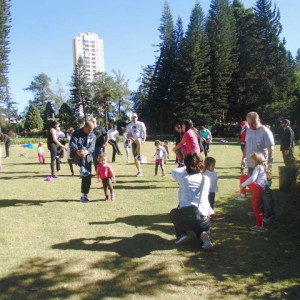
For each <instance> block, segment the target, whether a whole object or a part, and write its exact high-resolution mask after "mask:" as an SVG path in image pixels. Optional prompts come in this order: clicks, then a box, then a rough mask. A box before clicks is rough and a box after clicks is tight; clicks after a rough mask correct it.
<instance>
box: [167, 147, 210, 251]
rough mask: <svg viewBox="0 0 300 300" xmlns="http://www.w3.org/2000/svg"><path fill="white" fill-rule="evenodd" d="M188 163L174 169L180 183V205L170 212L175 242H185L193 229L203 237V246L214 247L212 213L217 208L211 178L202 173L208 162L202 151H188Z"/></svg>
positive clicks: (186, 160)
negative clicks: (211, 194)
mask: <svg viewBox="0 0 300 300" xmlns="http://www.w3.org/2000/svg"><path fill="white" fill-rule="evenodd" d="M184 164H185V166H184V167H181V168H177V169H175V170H173V171H172V176H173V178H174V179H175V180H176V181H177V182H178V184H179V191H178V198H179V205H178V207H177V208H174V209H172V210H171V212H170V219H171V221H172V222H173V224H174V227H175V232H176V241H175V243H176V244H180V243H182V242H183V241H185V240H186V239H188V238H189V236H188V234H187V232H188V231H193V232H194V233H195V234H196V236H197V237H198V238H201V240H202V242H203V248H204V249H205V250H211V249H212V248H213V244H212V242H211V239H210V225H211V222H210V216H211V215H213V214H214V211H213V209H212V208H211V207H210V205H209V201H208V193H209V187H210V179H209V178H208V177H207V176H204V175H202V174H201V171H202V170H203V169H204V163H203V160H202V158H201V157H200V156H199V155H198V154H196V153H189V154H187V155H186V157H185V158H184Z"/></svg>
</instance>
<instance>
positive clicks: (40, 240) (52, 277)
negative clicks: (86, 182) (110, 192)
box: [0, 142, 300, 300]
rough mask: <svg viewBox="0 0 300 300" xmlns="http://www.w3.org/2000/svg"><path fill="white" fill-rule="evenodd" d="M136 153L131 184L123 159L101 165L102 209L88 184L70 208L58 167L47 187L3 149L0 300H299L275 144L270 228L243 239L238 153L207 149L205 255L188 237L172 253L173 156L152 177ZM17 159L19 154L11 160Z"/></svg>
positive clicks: (298, 264) (245, 221)
mask: <svg viewBox="0 0 300 300" xmlns="http://www.w3.org/2000/svg"><path fill="white" fill-rule="evenodd" d="M170 148H171V146H170ZM2 150H4V149H2ZM109 150H110V149H109ZM143 151H144V155H146V156H147V158H148V163H147V164H144V165H143V172H144V177H135V174H136V169H135V167H134V165H133V164H127V163H126V158H125V156H124V155H123V156H118V157H117V162H116V163H114V164H113V168H114V171H115V174H116V177H117V183H116V184H115V193H116V197H117V199H116V201H114V202H105V201H103V199H104V197H103V195H104V194H103V190H102V189H100V185H99V183H97V182H96V178H95V177H94V178H93V181H92V187H91V192H90V194H89V196H90V200H91V202H90V203H80V202H79V201H78V200H79V198H80V178H79V176H75V177H71V176H69V174H70V171H69V167H68V165H67V164H66V163H65V164H63V165H62V172H61V173H60V178H58V179H55V180H53V181H51V182H47V181H45V178H46V177H47V176H48V175H49V170H50V167H49V164H46V165H39V164H38V163H37V161H38V159H37V154H36V150H32V149H24V148H22V147H21V146H19V145H16V146H14V147H13V148H11V158H10V159H9V160H5V159H3V161H2V162H3V170H2V171H1V172H0V220H1V231H0V247H1V248H0V299H1V300H8V299H118V298H122V299H300V287H299V286H300V251H299V250H300V247H299V246H300V239H299V237H300V226H299V221H300V201H299V200H300V199H299V193H298V194H297V193H296V192H293V193H284V192H281V191H279V190H278V166H281V165H282V159H281V155H280V153H279V149H278V147H276V156H275V163H274V168H273V170H274V183H273V188H274V193H275V196H276V209H277V219H276V220H275V221H274V222H273V223H271V224H270V225H268V226H267V230H266V231H265V232H264V233H254V232H250V230H249V226H250V225H253V224H255V220H254V218H249V217H248V216H247V215H246V213H247V211H248V210H249V209H250V208H251V202H250V200H249V201H246V202H239V201H235V200H233V198H234V196H235V195H236V194H237V193H238V187H239V182H238V177H239V163H240V158H241V150H240V148H239V146H238V145H237V144H236V145H234V144H230V145H228V146H225V145H224V144H218V143H215V144H213V145H212V146H211V152H210V155H212V156H214V157H215V158H216V159H217V169H216V171H217V172H218V175H219V193H217V195H216V212H217V213H218V214H219V217H218V218H217V219H216V220H215V221H214V223H213V225H212V230H213V239H214V242H215V249H214V251H212V252H204V251H203V250H202V249H200V246H199V244H198V243H197V241H196V239H193V238H192V239H190V240H189V241H187V242H186V243H185V244H181V245H178V246H177V245H175V244H174V231H173V227H172V225H171V223H170V221H169V217H168V213H169V211H170V210H171V209H172V208H174V207H175V206H177V190H178V187H177V185H176V183H175V182H174V180H173V179H172V177H171V175H170V171H171V170H172V169H173V168H174V167H175V164H174V161H173V159H174V156H173V155H171V160H170V161H169V162H168V164H167V165H166V168H167V176H166V177H164V178H162V177H160V176H158V177H154V176H153V175H154V163H153V161H152V159H151V157H152V156H153V154H154V152H155V148H154V145H153V143H152V142H146V143H145V145H144V149H143ZM2 152H4V151H2ZM25 152H26V153H27V154H28V157H20V153H25ZM47 155H48V157H47V163H49V153H48V151H47ZM109 157H110V155H109ZM76 171H78V170H76Z"/></svg>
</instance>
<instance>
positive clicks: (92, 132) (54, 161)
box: [38, 113, 147, 202]
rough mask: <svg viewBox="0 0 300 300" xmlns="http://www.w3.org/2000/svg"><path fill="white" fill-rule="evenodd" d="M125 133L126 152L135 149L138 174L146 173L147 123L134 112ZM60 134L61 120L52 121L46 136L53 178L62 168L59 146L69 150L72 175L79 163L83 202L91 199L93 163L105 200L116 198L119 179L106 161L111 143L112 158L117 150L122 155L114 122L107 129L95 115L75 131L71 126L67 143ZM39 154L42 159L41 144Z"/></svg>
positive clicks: (134, 155)
mask: <svg viewBox="0 0 300 300" xmlns="http://www.w3.org/2000/svg"><path fill="white" fill-rule="evenodd" d="M124 133H125V135H124V136H125V141H124V147H125V149H126V153H127V152H129V150H128V149H129V148H131V149H132V152H133V157H134V162H135V165H136V168H137V174H136V176H143V173H142V170H141V163H140V162H141V151H142V150H141V149H142V144H143V143H144V142H145V140H146V136H147V135H146V127H145V124H144V123H143V122H141V121H138V116H137V114H135V113H134V114H132V116H131V122H130V123H129V124H128V125H127V126H126V130H124ZM59 136H60V128H59V123H58V122H57V121H53V122H52V123H51V125H50V129H49V131H48V136H47V147H48V149H49V151H50V168H51V178H57V177H58V175H57V173H56V172H57V171H59V170H60V167H59V162H58V160H59V157H60V156H59V153H58V151H59V149H63V150H65V151H67V158H68V163H69V165H70V169H71V173H72V175H74V165H77V166H78V167H79V172H80V174H81V176H82V180H81V192H82V196H81V199H80V200H81V202H89V199H88V193H89V190H90V186H91V174H92V165H94V169H95V172H96V175H97V179H98V181H102V184H103V188H104V194H105V200H115V194H114V191H113V185H112V183H113V182H115V181H116V178H115V175H114V172H113V170H112V167H111V165H109V164H108V162H107V155H106V153H105V147H106V146H107V145H111V146H112V149H113V152H112V162H114V161H115V157H116V154H119V155H122V153H121V151H120V149H119V147H118V137H119V132H118V131H117V129H116V127H115V126H114V124H111V125H110V128H109V130H108V131H106V130H105V129H104V128H103V127H102V126H100V125H97V120H96V119H95V118H92V119H91V120H90V121H87V122H86V123H85V124H84V126H83V127H82V128H80V129H79V130H76V131H74V129H73V128H70V129H68V132H67V138H68V146H67V145H66V144H65V143H63V142H62V140H61V139H60V138H59ZM128 154H129V153H127V155H128ZM38 156H39V161H40V163H43V162H44V158H43V157H44V156H43V150H42V145H41V144H39V147H38ZM128 157H129V155H128ZM128 160H129V159H128ZM55 166H56V168H55Z"/></svg>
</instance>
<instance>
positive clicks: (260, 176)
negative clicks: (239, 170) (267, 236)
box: [240, 152, 267, 232]
mask: <svg viewBox="0 0 300 300" xmlns="http://www.w3.org/2000/svg"><path fill="white" fill-rule="evenodd" d="M250 160H251V163H252V164H253V165H254V166H255V167H254V170H253V172H252V175H251V177H249V176H248V175H246V174H241V176H240V196H241V198H244V199H246V196H245V195H246V187H247V186H248V187H249V189H250V190H251V191H252V208H253V212H254V214H255V217H256V225H255V226H252V227H250V229H251V230H253V231H256V232H264V222H263V213H262V210H261V207H262V200H263V195H264V191H265V187H266V185H267V163H266V159H265V157H264V156H263V154H262V153H258V152H254V153H252V154H251V156H250Z"/></svg>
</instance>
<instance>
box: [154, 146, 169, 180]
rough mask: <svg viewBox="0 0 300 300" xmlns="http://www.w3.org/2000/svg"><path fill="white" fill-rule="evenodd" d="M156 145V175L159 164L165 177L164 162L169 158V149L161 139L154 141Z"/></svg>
mask: <svg viewBox="0 0 300 300" xmlns="http://www.w3.org/2000/svg"><path fill="white" fill-rule="evenodd" d="M154 145H155V147H156V151H155V154H154V156H153V157H155V175H154V176H157V171H158V166H160V168H161V172H162V176H163V177H165V176H166V174H165V167H164V164H165V162H166V159H167V151H166V149H165V148H164V147H163V146H162V145H161V141H159V140H156V141H155V142H154Z"/></svg>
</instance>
